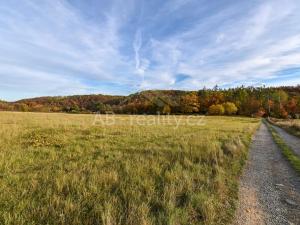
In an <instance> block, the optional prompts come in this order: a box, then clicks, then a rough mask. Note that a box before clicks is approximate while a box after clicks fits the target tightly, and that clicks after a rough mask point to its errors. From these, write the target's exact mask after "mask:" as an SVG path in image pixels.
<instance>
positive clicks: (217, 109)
mask: <svg viewBox="0 0 300 225" xmlns="http://www.w3.org/2000/svg"><path fill="white" fill-rule="evenodd" d="M208 113H209V115H223V114H224V113H225V109H224V107H223V106H222V105H220V104H217V105H211V106H210V107H209V109H208Z"/></svg>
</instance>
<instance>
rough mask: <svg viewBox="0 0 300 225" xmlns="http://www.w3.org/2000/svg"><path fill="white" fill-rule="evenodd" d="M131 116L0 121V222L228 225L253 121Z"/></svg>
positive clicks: (33, 116)
mask: <svg viewBox="0 0 300 225" xmlns="http://www.w3.org/2000/svg"><path fill="white" fill-rule="evenodd" d="M132 118H133V117H129V116H117V117H116V118H115V119H116V121H115V124H114V125H103V124H102V125H101V124H98V125H93V121H94V116H93V115H67V114H38V113H5V112H2V113H0V126H1V127H0V136H1V138H0V224H5V225H8V224H11V225H13V224H14V225H15V224H18V225H38V224H49V225H50V224H51V225H58V224H61V225H62V224H66V225H75V224H78V225H79V224H80V225H81V224H85V225H89V224H91V225H95V224H103V225H117V224H120V225H124V224H125V225H127V224H128V225H146V224H149V225H150V224H162V225H165V224H170V225H171V224H174V225H176V224H178V225H179V224H180V225H183V224H186V225H193V224H227V223H229V222H230V220H231V218H232V216H233V213H234V209H235V202H236V198H237V190H238V182H237V180H238V176H239V174H240V171H241V168H242V166H243V163H244V161H245V159H246V156H247V147H248V145H249V143H250V139H251V135H252V134H253V132H254V131H255V129H256V128H257V126H258V123H259V121H258V120H257V119H251V118H238V117H235V118H229V117H206V118H205V120H204V122H205V125H201V126H199V125H181V126H179V127H178V129H175V124H174V121H173V122H171V123H168V124H153V125H138V124H132V123H131V122H130V121H131V120H132ZM137 118H139V117H134V119H137ZM180 118H181V119H186V118H187V117H184V116H182V117H180ZM150 119H153V117H149V118H146V120H150ZM197 120H199V117H195V118H193V119H192V121H194V122H195V123H196V121H197ZM148 122H149V121H148ZM149 124H151V123H149Z"/></svg>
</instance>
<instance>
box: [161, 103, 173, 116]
mask: <svg viewBox="0 0 300 225" xmlns="http://www.w3.org/2000/svg"><path fill="white" fill-rule="evenodd" d="M162 113H163V114H166V115H168V114H170V113H171V107H170V106H169V105H165V106H164V108H163V111H162Z"/></svg>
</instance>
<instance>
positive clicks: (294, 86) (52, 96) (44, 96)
mask: <svg viewBox="0 0 300 225" xmlns="http://www.w3.org/2000/svg"><path fill="white" fill-rule="evenodd" d="M215 87H217V88H218V89H217V90H216V91H227V90H229V89H239V88H245V89H247V88H265V89H268V88H279V89H280V88H297V87H300V84H295V85H287V86H280V85H278V86H244V85H241V86H235V87H227V88H221V87H220V86H218V85H216V86H215ZM215 87H212V88H206V87H203V88H200V89H198V90H182V89H145V90H141V91H137V92H132V93H128V94H124V95H117V94H116V95H114V94H103V93H90V94H72V95H43V96H34V97H29V98H22V99H17V100H13V101H8V100H5V99H1V98H0V101H4V102H7V103H14V102H18V101H22V100H30V99H37V98H59V97H62V98H65V97H73V96H92V95H95V96H97V95H102V96H111V97H128V96H130V95H134V94H138V93H142V92H147V91H153V92H155V91H182V92H198V91H200V90H214V88H215Z"/></svg>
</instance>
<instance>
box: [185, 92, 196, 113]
mask: <svg viewBox="0 0 300 225" xmlns="http://www.w3.org/2000/svg"><path fill="white" fill-rule="evenodd" d="M199 109H200V102H199V97H198V95H197V94H196V93H190V94H187V95H184V96H183V97H182V98H181V111H182V112H183V113H196V112H199Z"/></svg>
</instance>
